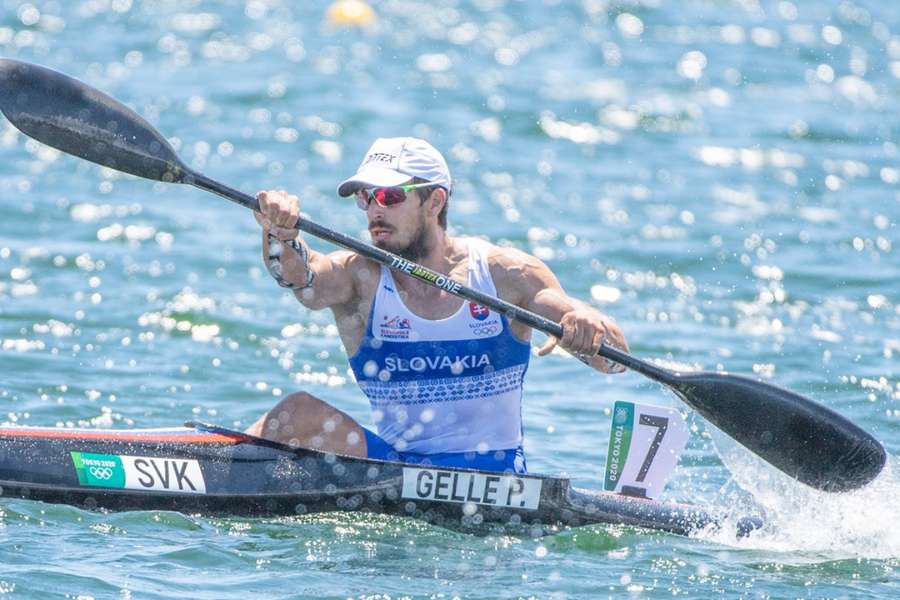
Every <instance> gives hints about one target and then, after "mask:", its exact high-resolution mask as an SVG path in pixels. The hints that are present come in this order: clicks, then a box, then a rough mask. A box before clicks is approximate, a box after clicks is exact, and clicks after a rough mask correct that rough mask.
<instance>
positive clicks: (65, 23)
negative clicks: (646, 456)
mask: <svg viewBox="0 0 900 600" xmlns="http://www.w3.org/2000/svg"><path fill="white" fill-rule="evenodd" d="M0 6H2V8H3V11H2V13H0V54H2V55H3V56H6V57H15V58H20V59H24V60H29V61H34V62H39V63H42V64H45V65H48V66H51V67H53V68H56V69H59V70H62V71H64V72H67V73H69V74H71V75H73V76H76V77H78V78H80V79H83V80H85V81H87V82H89V83H90V84H92V85H95V86H97V87H99V88H101V89H103V90H104V91H106V92H108V93H110V94H111V95H113V96H115V97H117V98H119V99H121V100H123V101H125V102H126V103H128V104H129V105H130V106H132V107H133V108H135V109H136V110H137V111H138V112H140V113H141V114H142V115H144V116H145V117H146V118H147V119H148V120H150V121H151V122H152V123H154V124H155V125H156V126H157V127H159V128H160V130H161V131H163V132H165V133H166V134H167V135H169V136H172V142H173V144H174V145H175V147H176V148H178V150H179V153H180V154H181V155H182V157H184V158H185V160H186V161H187V162H188V163H189V164H191V165H192V166H194V167H195V168H197V169H199V170H202V171H203V172H205V173H207V174H209V175H211V176H213V177H216V178H218V179H221V180H223V181H225V182H227V183H229V184H230V185H232V186H235V187H239V188H241V189H244V190H246V191H248V192H253V191H255V190H258V189H263V188H267V187H278V188H286V189H290V190H292V191H295V192H297V193H299V194H300V195H301V196H302V198H303V202H304V205H303V207H304V210H305V211H307V212H308V213H309V215H310V216H311V217H312V218H313V219H314V220H316V221H318V222H320V223H322V224H324V225H327V226H329V227H331V228H333V229H336V230H338V231H342V232H346V233H350V234H352V235H356V236H359V237H364V235H365V221H364V215H363V214H362V213H360V212H359V211H357V210H355V209H354V208H351V207H350V206H349V205H348V204H347V203H346V202H345V201H341V200H340V199H338V198H337V197H336V195H335V193H334V187H335V185H336V183H337V182H338V181H340V180H341V179H342V178H343V177H346V176H347V174H349V173H352V172H353V170H354V168H355V167H356V165H357V163H358V161H359V159H360V157H361V156H362V154H363V153H364V152H365V150H366V148H368V146H369V144H370V142H371V140H372V139H373V138H374V137H376V136H388V135H406V134H410V133H411V134H415V135H418V136H422V137H426V138H428V139H430V140H431V141H432V142H433V143H434V144H435V145H437V146H438V147H439V148H441V149H442V150H443V151H444V152H445V153H446V155H447V157H448V160H449V162H450V165H451V169H452V170H453V172H454V175H455V177H456V181H457V182H458V184H457V188H456V192H455V194H454V198H453V202H452V205H451V215H450V216H451V226H452V227H453V229H454V231H455V232H457V233H459V234H485V235H488V236H490V237H491V238H493V239H494V240H499V241H500V242H502V243H504V244H509V245H512V246H515V247H518V248H522V249H524V250H527V251H529V252H532V253H534V254H536V255H537V256H539V257H540V258H542V259H543V260H545V261H546V262H547V263H548V264H549V265H550V266H551V267H552V268H553V269H554V270H555V271H556V273H557V274H558V275H559V278H560V280H561V281H562V283H563V285H564V286H565V287H566V288H567V290H568V291H569V292H570V293H572V294H573V295H576V296H579V297H582V298H584V299H587V300H590V301H591V302H592V303H594V304H595V305H596V306H598V307H600V308H602V309H603V310H605V311H607V312H609V313H610V314H611V315H613V316H614V317H615V318H616V319H617V320H618V321H619V323H620V324H621V325H622V326H623V328H624V329H625V331H626V333H627V334H628V336H629V340H630V342H631V345H632V350H633V352H634V353H635V354H636V355H638V356H641V357H653V358H658V359H662V360H664V361H667V362H668V363H669V364H678V365H683V366H689V367H692V368H694V367H696V368H707V369H715V368H727V369H729V370H731V371H734V372H746V373H753V374H755V375H756V376H758V377H761V378H764V379H769V380H772V381H774V382H777V383H779V384H783V385H786V386H789V387H791V388H793V389H796V390H798V391H799V392H801V393H805V394H809V395H812V396H814V397H815V398H817V399H818V400H820V401H822V402H823V403H825V404H827V405H828V406H831V407H832V408H834V409H836V410H839V411H840V412H842V413H843V414H845V415H847V416H849V417H850V418H851V419H853V420H854V421H855V422H856V423H858V424H860V425H861V426H862V427H864V428H866V429H867V430H869V431H871V432H873V433H874V434H875V435H876V436H877V437H878V438H879V439H881V440H882V441H883V442H884V444H885V446H886V448H887V450H888V452H889V454H891V455H892V457H893V456H895V455H897V453H898V450H900V380H898V372H897V364H898V356H900V260H898V244H900V236H898V225H897V224H898V220H900V164H898V154H900V152H898V147H897V144H896V141H895V139H896V136H897V133H898V129H900V117H898V113H897V105H898V99H900V31H898V27H900V26H898V23H900V9H898V8H896V7H895V6H893V5H891V4H889V3H877V2H864V3H854V2H846V1H845V2H819V3H796V4H795V3H792V2H788V1H781V2H769V1H764V2H756V1H752V0H742V1H724V2H715V3H710V2H701V1H690V0H689V1H686V2H678V3H662V2H658V1H655V0H630V1H624V2H610V1H605V0H583V1H582V2H574V1H573V2H561V1H558V0H557V1H554V0H544V1H543V2H525V1H503V0H474V1H463V0H458V1H452V0H443V1H437V2H424V1H422V2H418V1H412V0H409V1H383V2H372V4H371V8H372V10H373V12H374V15H375V18H374V20H373V21H372V22H371V23H370V24H369V25H368V26H365V27H355V26H341V25H338V24H335V23H334V22H329V19H328V18H327V17H326V11H327V9H328V5H327V4H325V3H318V2H309V3H291V2H279V1H277V0H269V1H264V0H249V1H247V2H203V1H200V0H192V1H183V0H182V1H178V2H176V1H174V0H169V1H153V2H150V1H146V2H138V1H133V0H79V1H77V2H59V1H48V2H41V1H34V2H26V3H21V2H19V1H18V0H0ZM0 158H2V161H0V196H2V211H3V212H2V215H3V218H2V219H0V373H2V378H0V402H2V407H3V410H2V412H3V414H5V416H4V417H3V420H4V421H5V422H6V423H7V424H9V423H16V424H30V425H48V424H51V425H53V424H56V425H61V426H74V425H81V426H96V427H116V428H129V427H152V426H163V425H171V424H174V423H177V422H180V421H185V420H190V419H201V420H205V421H211V422H216V423H219V424H223V425H227V426H235V427H244V426H247V425H248V424H249V423H250V422H252V420H254V419H255V418H256V416H258V415H259V414H260V413H262V412H263V411H265V410H266V409H267V408H268V407H269V406H271V405H272V404H273V403H274V402H275V401H276V399H277V398H278V397H279V396H281V395H282V394H283V393H286V392H287V391H289V390H296V389H306V390H310V391H312V392H313V393H315V394H318V395H320V396H323V397H325V398H327V399H330V400H332V401H333V402H334V403H335V404H336V405H338V406H339V407H340V408H342V409H343V410H345V411H347V412H349V413H350V414H352V415H354V416H355V417H357V418H358V419H360V420H361V421H362V422H363V423H369V418H368V409H367V406H366V404H365V403H364V401H363V399H362V397H361V394H360V393H359V392H358V391H357V389H356V388H355V385H354V384H353V383H352V379H351V378H350V377H349V375H348V371H347V365H346V362H345V360H344V358H343V351H342V348H341V345H340V342H339V340H338V338H337V336H336V331H335V329H334V327H333V325H332V324H331V321H330V319H329V316H328V314H324V313H323V314H316V313H310V312H308V311H306V310H304V309H303V308H302V307H300V306H299V305H298V304H297V303H296V302H294V301H293V300H292V298H291V297H290V296H289V295H288V294H285V293H283V292H282V291H281V290H280V288H278V287H277V286H276V285H275V284H274V283H273V282H272V281H271V280H270V279H269V278H268V275H267V274H265V272H264V271H263V270H262V269H261V262H260V260H259V248H258V233H257V227H256V225H255V223H254V221H253V219H252V217H251V216H250V215H249V214H247V212H246V211H245V210H244V209H241V208H239V207H236V206H233V205H230V204H228V203H226V202H223V201H222V200H221V199H218V198H216V197H213V196H210V195H208V194H204V193H202V192H200V191H198V190H194V189H190V188H186V187H180V186H168V185H164V184H152V183H150V182H147V181H144V180H137V179H135V178H132V177H129V176H125V175H121V174H118V173H115V172H113V171H110V170H108V169H102V168H99V167H96V166H94V165H89V164H87V163H84V162H79V161H77V160H76V159H73V158H69V157H66V156H63V155H61V154H59V153H58V152H56V151H54V150H52V149H48V148H46V147H43V146H41V145H39V144H37V143H35V142H33V141H30V140H28V139H26V138H25V137H24V136H22V135H21V134H19V133H17V132H16V131H15V130H14V129H13V128H12V127H11V126H10V125H9V124H8V123H7V122H6V121H5V120H4V121H3V122H2V123H0ZM313 245H314V246H315V247H316V248H319V249H322V250H325V249H328V246H327V245H326V244H324V243H322V242H317V241H313ZM563 382H565V385H562V383H563ZM620 399H624V400H633V401H642V402H650V403H657V404H669V405H673V406H674V405H677V403H676V401H675V400H674V399H672V398H671V397H669V396H668V394H667V392H666V391H665V390H663V389H662V388H660V387H659V386H658V385H655V384H652V383H649V382H647V381H646V380H645V379H643V378H641V377H640V376H638V375H635V374H628V375H624V376H618V377H608V376H603V375H599V374H596V373H593V372H590V371H588V370H586V369H585V368H584V367H583V366H582V365H581V364H580V363H578V362H577V361H574V360H571V359H569V358H568V357H566V356H565V355H561V354H560V355H556V354H554V355H553V356H551V357H549V358H545V359H540V360H535V361H534V363H533V365H532V368H531V370H530V373H529V387H528V396H527V399H526V409H525V410H526V413H525V418H526V451H527V452H528V459H529V466H530V468H531V469H532V470H533V471H536V472H566V473H569V474H570V475H572V477H573V479H574V480H575V481H576V483H578V484H580V485H585V486H593V487H598V486H599V485H601V475H602V468H603V461H604V454H605V446H606V439H607V436H608V435H609V412H610V407H611V406H612V403H613V402H614V401H615V400H620ZM692 422H693V424H694V425H695V426H696V427H695V433H694V435H693V436H692V438H691V441H690V442H689V446H688V450H687V451H686V453H685V456H684V457H683V459H682V461H681V464H680V466H679V467H678V469H677V471H676V474H675V476H674V478H673V481H672V482H671V483H670V486H669V491H668V492H667V497H668V498H670V499H677V500H683V501H689V502H694V503H698V504H709V505H714V506H726V505H732V504H736V503H737V504H740V505H743V506H747V507H748V508H751V509H754V510H764V511H765V512H766V514H767V515H768V517H769V525H768V527H767V528H766V529H765V530H764V531H762V532H760V533H759V534H758V535H755V536H753V537H752V538H751V539H748V540H744V541H741V542H740V543H738V542H735V541H734V540H731V539H727V538H722V537H721V536H718V537H717V536H712V537H705V538H700V539H697V538H695V539H683V538H678V537H674V536H668V535H661V534H654V533H647V532H643V531H638V530H632V529H622V528H615V527H595V528H584V529H580V530H573V531H568V532H564V533H561V534H558V535H555V536H551V537H547V538H543V539H537V540H532V539H527V538H515V537H510V538H506V537H473V536H469V535H462V534H457V533H452V532H448V531H445V530H443V529H439V528H435V527H430V526H426V525H423V524H420V523H415V522H410V521H405V520H402V519H384V518H377V519H375V518H370V517H367V516H360V515H349V516H347V515H341V516H327V517H319V518H304V519H300V520H295V519H288V520H250V521H244V520H237V519H225V520H217V519H208V518H198V517H190V516H182V515H177V514H168V513H149V512H148V513H132V514H102V513H92V512H85V511H81V510H78V509H75V508H71V507H65V506H47V505H41V504H37V503H29V502H25V501H14V500H4V501H3V502H2V503H0V591H2V592H4V593H10V594H11V595H12V596H13V597H23V598H25V597H33V598H44V597H48V596H50V595H52V594H56V595H57V596H59V597H62V596H65V597H96V598H101V597H121V598H131V597H134V598H180V597H208V598H218V597H222V596H226V595H231V596H239V595H252V594H258V595H260V596H261V597H285V598H287V597H306V596H311V597H334V598H347V597H353V598H401V597H404V598H405V597H416V598H420V597H421V598H428V597H430V598H441V597H443V598H452V597H460V598H498V597H510V598H515V597H539V598H566V597H568V598H583V597H606V596H612V597H622V596H625V595H629V596H633V597H673V596H674V597H690V598H708V597H710V596H714V595H723V596H727V597H739V596H740V597H748V598H749V597H761V598H767V597H772V598H776V597H778V598H780V597H810V598H812V597H858V596H860V595H867V596H868V597H877V598H895V597H897V596H898V594H900V580H898V577H897V574H896V571H897V569H898V561H900V531H898V529H897V526H896V523H898V522H900V514H898V513H900V509H898V508H897V506H896V501H895V498H896V497H897V494H898V492H900V485H898V483H897V482H896V480H895V478H894V475H893V474H892V473H890V472H889V473H886V474H885V475H884V476H883V477H882V478H880V479H879V480H878V481H877V482H876V484H875V485H873V486H872V488H871V489H867V490H862V491H860V492H857V493H855V494H851V495H847V496H840V497H827V498H826V497H822V496H821V495H816V494H813V493H811V492H809V491H808V490H802V489H799V487H798V486H797V485H796V484H791V483H790V482H786V481H783V480H782V479H780V478H779V477H778V476H777V475H775V474H773V473H772V472H771V470H769V469H766V468H765V467H762V466H760V465H758V464H756V463H754V462H753V461H752V460H750V459H749V458H748V457H747V456H745V455H744V454H742V453H741V452H740V451H739V450H738V449H737V448H735V447H734V445H733V444H730V443H729V442H728V441H727V439H725V438H723V437H722V436H720V435H718V434H716V433H715V432H711V431H710V430H709V428H708V427H707V426H706V425H705V424H704V423H703V421H702V419H700V418H693V417H692ZM714 439H715V442H716V444H717V445H718V451H717V449H716V446H715V445H714V443H713V440H714ZM891 462H892V463H893V458H892V461H891ZM726 464H727V465H728V467H730V469H729V468H727V467H726V466H725V465H726ZM890 466H893V464H891V465H890Z"/></svg>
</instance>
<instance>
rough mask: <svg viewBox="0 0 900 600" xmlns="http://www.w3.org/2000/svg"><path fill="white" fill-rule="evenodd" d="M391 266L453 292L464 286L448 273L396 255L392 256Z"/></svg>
mask: <svg viewBox="0 0 900 600" xmlns="http://www.w3.org/2000/svg"><path fill="white" fill-rule="evenodd" d="M391 268H392V269H396V270H398V271H401V272H403V273H406V274H408V275H410V276H412V277H415V278H416V279H421V280H422V281H427V282H428V283H430V284H432V285H434V286H435V287H439V288H441V289H442V290H447V291H448V292H450V293H451V294H455V293H457V292H458V291H459V290H460V289H461V288H462V284H461V283H459V282H458V281H454V280H452V279H450V278H449V277H447V276H446V275H441V274H440V273H435V272H434V271H432V270H430V269H426V268H425V267H422V266H419V265H417V264H416V263H414V262H410V261H408V260H406V259H403V258H400V257H399V256H394V257H392V258H391Z"/></svg>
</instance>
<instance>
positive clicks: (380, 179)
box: [337, 167, 412, 197]
mask: <svg viewBox="0 0 900 600" xmlns="http://www.w3.org/2000/svg"><path fill="white" fill-rule="evenodd" d="M410 179H412V177H410V176H409V175H404V174H403V173H398V172H397V171H395V170H393V169H381V168H378V167H370V168H368V169H361V170H360V171H359V172H358V173H357V174H356V175H354V176H353V177H351V178H349V179H347V180H345V181H343V182H342V183H341V185H339V186H338V190H337V191H338V195H339V196H341V197H347V196H350V195H352V194H355V193H356V192H357V191H358V190H361V189H362V188H367V187H392V186H395V185H400V184H401V183H406V182H407V181H409V180H410Z"/></svg>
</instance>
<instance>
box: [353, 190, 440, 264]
mask: <svg viewBox="0 0 900 600" xmlns="http://www.w3.org/2000/svg"><path fill="white" fill-rule="evenodd" d="M366 215H367V216H368V218H369V233H370V234H371V235H372V243H373V244H374V245H375V246H376V247H378V248H381V249H382V250H386V251H388V252H392V253H394V254H397V255H399V256H402V257H403V258H406V259H408V260H413V261H417V260H419V259H420V258H422V257H423V256H424V255H425V254H427V253H428V250H429V248H428V243H427V226H426V224H427V222H426V217H427V211H426V208H425V205H424V204H423V203H421V202H420V201H419V196H418V195H417V194H416V192H415V191H409V192H406V200H405V201H403V202H401V203H399V204H392V205H391V206H381V205H379V204H378V203H377V202H370V203H369V207H368V209H366Z"/></svg>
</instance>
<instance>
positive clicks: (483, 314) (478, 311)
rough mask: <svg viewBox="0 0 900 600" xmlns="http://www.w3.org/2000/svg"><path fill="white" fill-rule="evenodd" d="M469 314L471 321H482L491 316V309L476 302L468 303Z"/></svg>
mask: <svg viewBox="0 0 900 600" xmlns="http://www.w3.org/2000/svg"><path fill="white" fill-rule="evenodd" d="M469 314H470V315H472V318H473V319H476V320H478V321H484V320H485V319H487V318H488V317H489V316H491V309H489V308H488V307H487V306H483V305H481V304H478V303H477V302H469Z"/></svg>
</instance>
